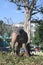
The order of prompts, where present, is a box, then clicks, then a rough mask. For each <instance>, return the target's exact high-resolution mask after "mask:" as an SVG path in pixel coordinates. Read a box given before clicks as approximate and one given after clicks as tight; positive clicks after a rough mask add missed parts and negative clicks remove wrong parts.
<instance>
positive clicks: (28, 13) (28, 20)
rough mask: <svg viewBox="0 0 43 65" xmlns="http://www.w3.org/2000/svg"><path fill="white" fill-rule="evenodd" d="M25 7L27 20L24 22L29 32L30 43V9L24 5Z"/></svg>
mask: <svg viewBox="0 0 43 65" xmlns="http://www.w3.org/2000/svg"><path fill="white" fill-rule="evenodd" d="M24 9H25V12H24V13H25V22H24V30H25V31H26V32H27V34H28V43H30V15H31V14H30V10H29V9H28V7H24Z"/></svg>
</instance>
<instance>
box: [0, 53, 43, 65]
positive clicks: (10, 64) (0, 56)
mask: <svg viewBox="0 0 43 65" xmlns="http://www.w3.org/2000/svg"><path fill="white" fill-rule="evenodd" d="M0 65H43V56H30V57H17V56H15V55H11V53H2V52H0Z"/></svg>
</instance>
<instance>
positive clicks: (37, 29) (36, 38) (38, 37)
mask: <svg viewBox="0 0 43 65" xmlns="http://www.w3.org/2000/svg"><path fill="white" fill-rule="evenodd" d="M38 31H39V26H37V28H36V32H35V37H34V39H33V43H34V44H35V45H37V46H39V44H40V36H39V32H38Z"/></svg>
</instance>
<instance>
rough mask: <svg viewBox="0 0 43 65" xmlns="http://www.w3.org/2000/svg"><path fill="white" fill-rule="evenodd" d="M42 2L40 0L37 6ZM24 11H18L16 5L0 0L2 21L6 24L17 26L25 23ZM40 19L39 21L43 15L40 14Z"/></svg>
mask: <svg viewBox="0 0 43 65" xmlns="http://www.w3.org/2000/svg"><path fill="white" fill-rule="evenodd" d="M40 1H41V0H39V1H38V3H37V4H40ZM42 1H43V0H42ZM23 11H24V9H23V8H22V10H21V11H18V10H17V6H16V5H15V4H14V3H10V2H9V1H8V0H0V20H3V21H4V22H5V23H9V24H13V23H14V24H16V23H19V22H23V21H24V19H25V16H24V13H23ZM35 16H37V15H35ZM33 17H34V16H33ZM38 17H39V19H40V18H41V15H40V14H39V13H38ZM7 20H8V22H7Z"/></svg>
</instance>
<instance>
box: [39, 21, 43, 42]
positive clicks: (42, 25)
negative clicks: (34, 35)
mask: <svg viewBox="0 0 43 65" xmlns="http://www.w3.org/2000/svg"><path fill="white" fill-rule="evenodd" d="M38 33H39V36H40V39H41V42H43V21H41V23H40V25H39V30H38Z"/></svg>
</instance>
